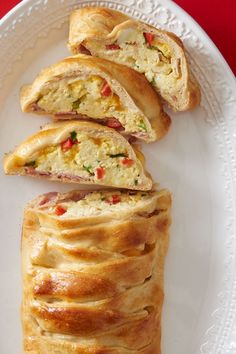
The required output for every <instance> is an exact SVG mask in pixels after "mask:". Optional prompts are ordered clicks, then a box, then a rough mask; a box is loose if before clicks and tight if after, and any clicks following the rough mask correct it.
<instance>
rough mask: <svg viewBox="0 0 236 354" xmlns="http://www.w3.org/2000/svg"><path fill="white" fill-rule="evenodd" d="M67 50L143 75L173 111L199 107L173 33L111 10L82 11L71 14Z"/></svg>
mask: <svg viewBox="0 0 236 354" xmlns="http://www.w3.org/2000/svg"><path fill="white" fill-rule="evenodd" d="M68 46H69V48H70V50H71V52H72V53H74V54H76V53H79V52H86V53H87V54H89V53H90V54H91V55H93V56H96V57H100V58H105V59H108V60H111V61H114V62H116V63H119V64H124V65H127V66H129V67H131V68H133V69H135V70H137V71H138V72H140V73H144V74H145V76H146V78H147V79H148V80H149V82H150V83H151V84H152V86H153V87H154V88H155V89H156V91H157V92H158V93H159V94H160V95H161V97H162V98H163V99H164V100H165V101H166V102H168V104H169V105H170V106H171V107H172V108H173V109H174V110H175V111H186V110H190V109H193V108H194V107H196V106H197V105H198V104H199V101H200V89H199V85H198V83H197V81H196V79H195V78H194V77H193V75H192V74H191V72H190V69H189V65H188V62H187V59H186V55H185V50H184V46H183V43H182V42H181V40H180V39H179V38H178V37H177V36H176V35H175V34H174V33H171V32H167V31H163V30H160V29H157V28H155V27H153V26H150V25H147V24H145V23H143V22H140V21H136V20H133V19H131V18H129V17H128V16H126V15H124V14H122V13H120V12H117V11H114V10H111V9H107V8H101V7H86V8H81V9H78V10H75V11H74V12H73V13H72V14H71V17H70V33H69V43H68Z"/></svg>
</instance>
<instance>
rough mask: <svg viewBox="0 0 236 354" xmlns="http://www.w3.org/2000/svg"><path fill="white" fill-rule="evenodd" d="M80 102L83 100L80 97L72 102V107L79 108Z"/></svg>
mask: <svg viewBox="0 0 236 354" xmlns="http://www.w3.org/2000/svg"><path fill="white" fill-rule="evenodd" d="M80 103H81V100H80V98H79V99H78V100H77V101H75V102H73V103H72V109H78V108H79V106H80Z"/></svg>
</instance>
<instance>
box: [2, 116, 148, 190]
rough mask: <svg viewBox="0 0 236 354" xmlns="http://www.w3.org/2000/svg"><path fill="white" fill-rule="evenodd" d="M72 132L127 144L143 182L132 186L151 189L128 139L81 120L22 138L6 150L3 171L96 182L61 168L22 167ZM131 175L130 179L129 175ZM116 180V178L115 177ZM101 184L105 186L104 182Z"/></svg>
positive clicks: (140, 162) (57, 179)
mask: <svg viewBox="0 0 236 354" xmlns="http://www.w3.org/2000/svg"><path fill="white" fill-rule="evenodd" d="M72 131H76V132H79V131H82V132H84V133H87V134H88V135H89V136H92V137H101V138H102V137H106V138H110V139H111V140H112V141H114V145H115V144H116V143H117V142H118V141H119V142H120V143H121V144H122V145H123V146H125V147H126V149H127V151H128V153H129V156H130V158H131V159H133V160H134V161H135V162H137V164H138V166H139V168H140V171H141V179H142V183H140V184H139V185H138V186H135V185H134V186H133V189H140V190H150V189H151V188H152V180H151V178H149V174H148V173H147V172H145V171H144V168H143V167H144V166H143V164H144V161H142V159H140V158H139V156H138V154H137V153H136V152H135V150H134V149H133V148H132V146H131V145H130V144H129V143H128V141H127V140H126V139H125V138H124V137H123V136H122V135H120V134H119V133H117V132H116V131H115V130H113V129H111V128H108V127H105V126H102V125H99V124H95V123H89V122H80V121H69V122H68V121H66V122H60V123H57V124H51V125H49V126H48V127H45V129H43V130H41V131H39V132H38V133H36V134H34V135H32V136H31V137H29V138H28V139H27V140H25V141H24V142H23V143H22V144H20V145H19V146H18V147H17V148H16V150H15V151H14V152H13V153H9V154H8V155H6V156H5V158H4V171H5V173H6V174H18V175H30V176H32V177H37V178H44V179H45V178H46V179H48V180H55V181H60V182H67V183H80V184H96V183H97V182H96V181H93V180H86V179H83V178H80V176H76V175H75V174H74V175H72V176H69V177H67V176H66V173H67V174H68V175H70V174H71V173H70V171H61V172H63V174H62V173H61V174H53V173H51V174H50V173H47V174H44V173H43V171H42V173H41V174H40V173H35V171H34V170H33V171H32V169H30V170H29V169H27V168H25V164H26V163H27V162H28V161H31V160H34V157H35V154H37V152H39V151H42V150H43V149H45V148H47V147H49V146H57V145H59V144H60V143H61V142H63V141H65V140H66V139H67V138H68V136H70V132H72ZM130 178H133V177H132V176H130ZM117 181H118V180H117ZM99 184H103V183H102V181H99ZM104 185H106V184H105V183H104ZM108 186H115V185H112V184H108ZM118 187H120V188H130V186H128V183H127V184H124V183H121V185H120V186H118Z"/></svg>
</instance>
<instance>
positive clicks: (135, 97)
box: [20, 54, 170, 142]
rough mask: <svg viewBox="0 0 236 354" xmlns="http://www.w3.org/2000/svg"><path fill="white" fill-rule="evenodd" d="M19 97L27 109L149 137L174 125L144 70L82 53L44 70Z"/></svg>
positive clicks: (22, 105) (163, 132) (24, 108)
mask: <svg viewBox="0 0 236 354" xmlns="http://www.w3.org/2000/svg"><path fill="white" fill-rule="evenodd" d="M20 100H21V107H22V110H23V112H34V113H37V114H50V115H54V118H55V119H56V120H65V119H87V120H88V119H90V120H95V121H97V122H98V123H102V124H104V125H107V126H109V127H111V128H115V129H118V130H119V131H120V132H122V133H124V134H128V135H132V136H134V137H136V138H139V139H141V140H144V141H145V142H152V141H155V140H157V139H160V138H162V137H163V136H164V135H165V134H166V133H167V131H168V128H169V125H170V118H169V116H168V115H167V114H166V113H165V112H164V111H163V109H162V105H161V103H160V100H159V98H158V95H157V94H156V92H155V90H154V89H153V88H152V86H151V85H150V84H149V82H148V81H147V80H146V79H145V77H143V75H140V74H139V73H137V72H136V71H134V70H132V69H130V68H128V67H126V66H124V65H118V64H116V63H113V62H110V61H107V60H105V59H99V58H93V57H91V56H86V55H82V54H81V55H78V56H75V57H71V58H66V59H64V60H62V61H60V62H58V63H56V64H54V65H52V66H51V67H49V68H47V69H45V70H43V71H42V72H41V73H40V74H39V75H38V76H37V78H36V80H35V81H34V82H33V84H32V85H26V86H24V87H23V88H22V90H21V98H20Z"/></svg>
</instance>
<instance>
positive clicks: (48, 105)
mask: <svg viewBox="0 0 236 354" xmlns="http://www.w3.org/2000/svg"><path fill="white" fill-rule="evenodd" d="M36 104H37V107H38V110H44V111H45V112H48V113H50V114H55V115H56V116H57V117H58V118H59V117H60V116H61V117H62V118H63V117H65V116H66V115H69V116H72V117H73V116H76V115H78V116H82V117H85V118H86V117H89V118H93V119H96V120H98V121H99V120H100V121H101V122H103V120H105V123H106V125H108V126H110V127H112V128H117V129H118V128H119V129H123V130H125V131H126V132H127V133H129V134H130V133H137V132H140V133H143V134H144V133H148V132H149V131H150V130H151V126H150V123H149V121H148V120H147V119H146V118H145V117H144V116H143V115H142V114H141V112H139V111H138V110H133V111H132V110H131V109H130V107H129V108H128V107H125V106H124V105H123V104H122V103H121V101H120V99H119V97H118V95H117V94H116V93H115V92H113V91H112V89H111V87H110V85H109V84H108V82H107V81H106V80H104V79H103V78H101V77H100V76H96V75H92V76H89V77H85V78H84V79H83V80H78V79H76V78H66V79H63V80H56V81H54V82H50V86H49V85H46V86H45V87H44V88H43V89H42V90H41V96H40V98H39V99H38V101H37V102H36ZM112 119H113V120H112ZM114 120H115V121H114Z"/></svg>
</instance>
